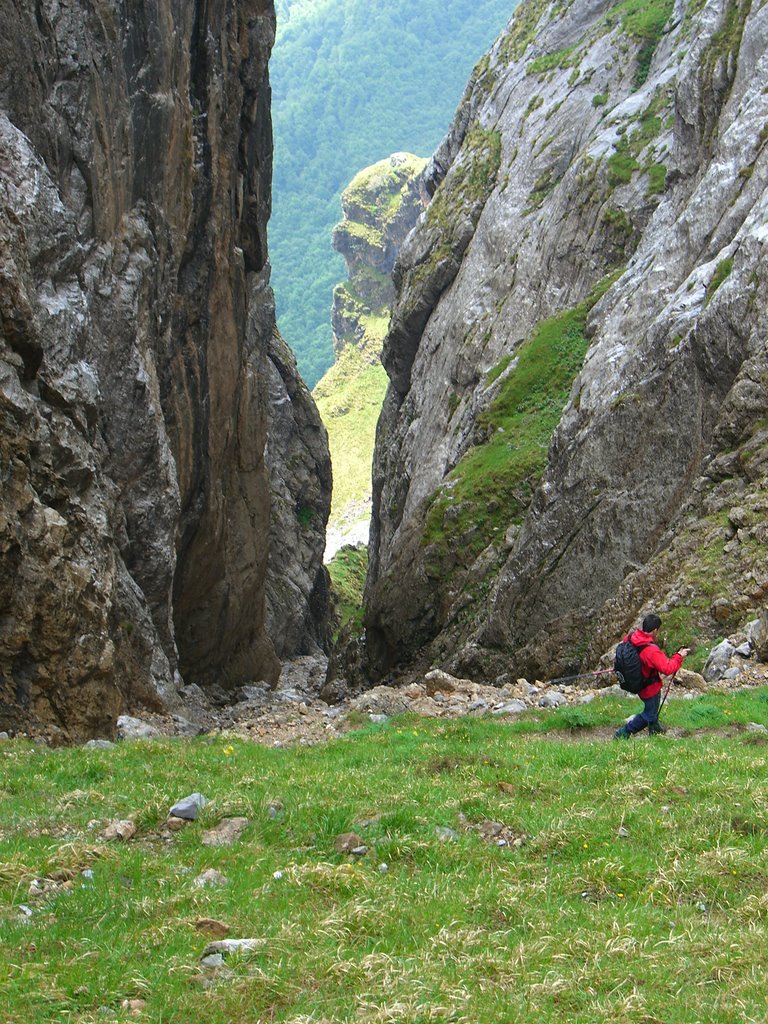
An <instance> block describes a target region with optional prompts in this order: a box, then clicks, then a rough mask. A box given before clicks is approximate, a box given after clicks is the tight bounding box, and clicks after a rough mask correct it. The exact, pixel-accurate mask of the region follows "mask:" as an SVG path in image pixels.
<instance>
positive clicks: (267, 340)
mask: <svg viewBox="0 0 768 1024" xmlns="http://www.w3.org/2000/svg"><path fill="white" fill-rule="evenodd" d="M0 17H1V18H2V23H3V26H4V30H3V35H2V38H1V39H0V111H2V113H0V197H1V202H0V242H1V248H0V324H1V326H2V337H1V338H0V345H1V346H2V347H1V348H0V416H1V417H2V419H1V420H0V473H1V474H2V497H1V499H0V581H1V582H0V588H1V590H2V598H1V600H0V616H1V617H0V728H37V727H38V726H46V727H47V728H48V729H49V731H50V732H51V734H52V735H54V736H57V735H58V736H60V737H61V738H65V739H66V738H79V737H82V736H87V735H93V734H95V733H97V732H99V731H102V732H103V731H109V729H110V728H111V725H112V723H113V722H114V717H115V715H116V714H117V713H119V711H120V710H122V709H124V708H125V707H126V706H129V705H135V704H136V703H138V702H144V703H145V704H148V705H150V706H165V707H170V708H173V707H174V706H175V705H176V704H177V702H178V700H179V696H178V694H179V691H180V688H181V686H182V682H185V683H198V684H200V685H202V686H208V685H210V684H213V683H216V684H218V685H221V686H223V687H231V686H234V685H237V684H239V683H241V682H245V681H248V680H253V679H264V680H269V681H271V680H274V679H275V677H276V673H277V671H278V660H277V656H276V653H275V642H277V645H278V646H279V647H280V649H281V653H286V650H287V651H288V653H296V650H297V649H300V648H301V646H302V644H304V643H306V642H308V641H307V637H308V635H322V634H323V631H324V625H323V623H324V620H325V618H327V608H325V607H324V606H322V601H319V603H318V601H315V608H314V611H313V612H312V613H309V612H308V611H307V600H308V598H309V591H311V590H312V589H313V588H316V584H317V575H318V573H322V567H321V563H320V557H321V555H322V536H323V529H324V517H327V511H328V502H329V489H330V476H329V468H328V459H327V449H326V450H325V451H323V445H322V437H323V431H322V427H321V425H320V423H319V420H317V417H316V414H314V420H313V419H312V415H313V413H312V411H311V410H309V411H305V412H303V413H302V415H303V417H304V419H305V420H306V421H307V423H308V429H309V432H310V433H311V434H312V435H313V437H312V439H311V441H310V442H309V447H310V448H311V453H308V452H307V451H305V450H304V449H303V448H302V457H304V458H305V459H308V460H309V461H311V462H312V463H313V464H315V463H316V464H317V469H318V472H317V474H315V475H316V476H319V477H321V478H322V480H323V483H321V484H318V485H317V487H316V488H315V490H314V491H313V493H312V495H311V496H310V497H309V498H306V499H305V498H304V497H303V496H302V495H300V494H296V503H298V502H301V501H306V504H307V505H308V506H311V508H312V514H311V519H310V520H307V521H305V522H304V523H303V526H304V528H305V530H306V531H307V532H308V533H309V534H312V535H314V537H315V540H314V542H308V543H307V544H306V548H307V552H308V554H307V559H308V560H307V563H306V564H305V565H304V566H303V568H302V572H301V573H300V574H299V575H301V576H302V579H303V580H305V581H306V582H305V583H304V584H303V586H304V590H303V591H302V590H301V587H299V588H297V590H296V591H295V600H294V601H293V603H292V604H291V605H290V606H289V607H288V608H287V609H286V610H285V615H284V616H283V617H282V618H281V622H280V623H279V624H278V626H277V629H278V631H279V635H277V634H275V635H274V636H270V635H269V632H268V631H267V629H265V610H264V608H265V602H264V596H265V586H266V581H267V579H268V578H269V576H270V573H273V572H274V571H277V572H279V573H282V572H283V570H284V569H285V566H281V567H279V569H277V570H271V569H270V568H269V567H268V559H269V550H270V542H269V535H270V508H271V499H270V484H269V474H270V473H271V474H272V475H273V477H275V476H276V477H278V478H280V479H281V480H282V481H283V483H284V487H285V490H286V493H290V492H291V488H292V487H300V486H301V484H300V482H298V479H297V478H296V476H295V474H294V473H293V470H292V469H291V467H290V466H289V465H288V461H287V460H286V461H285V462H284V461H283V459H282V455H281V453H280V449H279V443H278V438H277V436H276V437H275V438H274V439H272V437H271V434H270V438H271V440H272V441H273V443H272V444H271V446H270V453H271V457H270V468H269V471H268V470H267V467H266V464H265V445H266V439H267V435H268V433H270V432H271V430H272V416H271V411H270V401H271V398H270V384H269V381H270V379H271V378H272V376H273V375H274V373H275V372H276V371H275V369H274V365H275V364H274V363H273V361H272V359H271V355H270V353H271V347H272V345H273V330H274V309H273V302H272V296H271V291H270V289H269V265H268V262H267V240H266V224H267V220H268V217H269V210H270V188H271V184H270V183H271V149H272V142H271V125H270V114H269V102H270V93H269V82H268V72H267V61H268V57H269V53H270V49H271V46H272V43H273V40H274V11H273V6H272V3H271V2H269V0H239V2H237V3H235V2H234V0H224V2H221V3H209V2H207V0H193V2H181V0H154V2H150V3H135V2H132V0H77V2H64V0H61V2H60V0H49V2H38V3H34V4H33V3H24V2H14V0H2V2H0ZM281 367H282V364H281ZM286 375H287V377H288V378H289V380H288V384H287V386H288V387H289V388H294V387H298V383H297V381H296V379H295V377H296V373H295V367H293V366H289V367H288V369H287V370H285V371H284V373H283V375H282V379H284V380H285V379H286ZM272 397H273V398H274V395H273V396H272ZM310 421H311V422H310ZM275 429H276V430H277V433H278V434H279V429H278V428H275ZM316 439H319V441H316ZM297 444H298V447H300V448H301V447H302V444H303V442H302V441H301V440H299V441H298V442H297ZM323 488H325V491H323ZM296 557H298V554H297V555H296ZM313 560H314V561H313ZM310 620H312V621H310ZM297 623H300V625H297ZM286 624H287V625H286ZM284 626H285V627H286V629H287V631H288V632H291V633H292V640H291V641H288V642H284V639H283V633H282V629H283V627H284Z"/></svg>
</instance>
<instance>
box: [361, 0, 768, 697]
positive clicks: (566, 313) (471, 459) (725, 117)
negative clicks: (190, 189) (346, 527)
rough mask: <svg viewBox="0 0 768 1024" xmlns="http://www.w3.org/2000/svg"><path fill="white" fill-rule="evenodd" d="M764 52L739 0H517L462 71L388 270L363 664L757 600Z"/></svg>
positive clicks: (463, 661)
mask: <svg viewBox="0 0 768 1024" xmlns="http://www.w3.org/2000/svg"><path fill="white" fill-rule="evenodd" d="M767 44H768V7H766V6H765V5H763V4H760V3H759V2H758V0H753V2H749V0H738V2H731V3H725V2H724V0H707V2H695V3H694V2H690V3H686V2H681V0H680V2H675V3H673V2H672V0H654V2H652V3H623V4H615V3H611V2H609V0H572V2H570V3H565V4H552V5H548V4H547V3H545V2H542V0H524V2H523V3H522V4H521V6H520V8H518V10H517V12H516V13H515V16H514V18H513V19H512V21H511V22H510V25H509V28H508V30H507V31H506V32H505V33H504V34H503V35H502V37H501V38H500V39H499V40H498V42H497V43H496V45H495V46H494V48H493V49H492V50H491V51H490V53H489V54H488V55H487V56H486V57H485V58H484V59H483V60H482V61H481V62H480V64H479V65H478V67H477V69H476V71H475V73H474V75H473V78H472V80H471V82H470V84H469V86H468V89H467V91H466V94H465V97H464V99H463V101H462V104H461V106H460V108H459V110H458V112H457V114H456V118H455V120H454V123H453V125H452V127H451V129H450V132H449V134H448V136H447V137H446V139H445V141H444V143H443V144H442V146H441V147H440V149H439V150H438V152H437V153H436V154H435V156H434V158H433V160H432V163H431V165H430V168H429V169H428V171H427V176H426V182H427V185H428V187H429V190H430V192H431V193H432V194H433V198H432V200H431V203H430V206H429V208H428V209H427V211H426V214H425V215H424V217H423V219H422V222H421V223H420V225H419V226H418V227H417V229H416V230H415V232H414V233H413V234H412V235H411V237H410V239H409V240H408V242H407V243H406V245H405V247H404V249H403V251H402V253H401V256H400V259H399V261H398V264H397V266H396V268H395V276H396V284H397V289H398V295H397V300H396V304H395V308H394V312H393V318H392V323H391V326H390V331H389V334H388V336H387V339H386V340H385V347H384V357H383V359H384V364H385V366H386V368H387V371H388V373H389V376H390V385H389V390H388V394H387V399H386V402H385V407H384V412H383V415H382V419H381V422H380V424H379V432H378V437H377V448H376V456H375V465H374V520H373V530H372V547H371V563H370V565H371V568H370V574H369V579H368V586H367V599H368V612H367V620H366V626H367V652H368V657H369V663H370V667H371V673H372V676H373V677H374V678H377V677H381V676H382V675H383V674H385V673H386V672H387V671H389V670H390V669H391V668H392V667H393V666H396V665H398V664H399V665H401V666H408V665H414V666H421V665H425V664H427V665H428V664H429V663H438V664H440V665H442V666H443V667H446V668H448V669H450V670H453V671H457V672H460V673H461V672H464V673H467V674H472V675H473V676H475V677H483V676H485V677H487V678H495V677H497V676H498V675H501V674H503V673H505V672H514V671H517V672H519V673H520V674H529V675H531V674H538V673H549V674H550V675H554V674H559V673H560V672H564V671H566V670H568V669H575V668H577V667H578V666H579V665H583V664H587V663H590V662H591V663H592V664H593V663H594V660H595V659H596V658H597V657H598V656H599V655H600V654H601V653H602V652H603V651H605V650H606V649H607V648H608V647H609V646H610V644H611V642H612V641H615V638H616V636H617V635H619V631H620V630H621V629H623V628H624V627H626V626H627V625H629V624H630V623H631V622H632V621H633V618H634V617H635V616H636V615H638V614H639V613H640V612H641V610H642V609H643V608H647V607H649V606H656V607H658V608H660V609H661V611H662V612H663V614H664V616H665V617H666V620H667V622H668V624H669V625H670V627H673V626H674V628H675V629H676V631H677V634H678V636H679V638H680V641H681V642H682V641H683V640H686V641H688V642H690V643H692V644H694V646H695V645H696V643H697V642H699V641H700V642H701V643H702V644H704V643H705V642H706V641H707V640H709V639H711V638H713V637H716V636H717V635H718V633H720V634H721V635H722V633H721V631H722V630H723V629H727V628H729V626H731V627H733V626H735V625H737V624H740V623H742V622H744V621H746V620H747V619H748V618H750V617H755V615H757V614H758V613H759V611H760V609H761V608H762V606H763V605H764V604H765V599H766V594H768V559H767V558H766V552H767V551H768V548H766V544H767V543H768V535H766V527H765V514H766V509H767V508H768V495H766V487H765V484H766V452H767V451H768V433H767V431H766V412H767V411H768V356H767V349H766V336H767V331H768V315H767V312H766V311H767V308H768V307H767V301H766V300H767V298H768V295H767V291H766V289H767V287H768V278H767V277H766V266H767V265H768V264H766V250H765V246H766V241H767V240H768V232H767V231H766V226H765V225H766V214H767V213H768V192H767V191H766V185H768V154H767V153H766V141H767V140H768V54H767V53H766V50H767V48H768V47H767ZM404 582H405V583H407V585H404Z"/></svg>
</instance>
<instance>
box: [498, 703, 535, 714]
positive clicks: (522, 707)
mask: <svg viewBox="0 0 768 1024" xmlns="http://www.w3.org/2000/svg"><path fill="white" fill-rule="evenodd" d="M527 710H528V705H527V704H526V703H525V701H522V700H510V701H507V703H506V704H502V705H501V707H500V708H495V709H494V712H493V713H494V715H499V716H500V715H519V714H520V713H521V712H522V711H527Z"/></svg>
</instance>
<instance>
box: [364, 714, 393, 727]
mask: <svg viewBox="0 0 768 1024" xmlns="http://www.w3.org/2000/svg"><path fill="white" fill-rule="evenodd" d="M368 720H369V721H370V722H373V724H374V725H383V724H384V723H385V722H388V721H389V715H368Z"/></svg>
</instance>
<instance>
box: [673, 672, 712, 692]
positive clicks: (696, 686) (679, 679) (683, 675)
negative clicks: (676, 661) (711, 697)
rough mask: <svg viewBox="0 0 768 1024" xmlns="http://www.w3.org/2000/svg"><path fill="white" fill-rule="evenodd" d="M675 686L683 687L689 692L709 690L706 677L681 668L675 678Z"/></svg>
mask: <svg viewBox="0 0 768 1024" xmlns="http://www.w3.org/2000/svg"><path fill="white" fill-rule="evenodd" d="M675 686H682V687H684V688H685V689H687V690H705V689H706V688H707V684H706V681H705V679H704V676H702V675H699V673H698V672H691V670H690V669H687V668H681V669H679V670H678V672H677V674H676V676H675Z"/></svg>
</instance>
